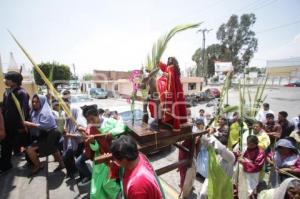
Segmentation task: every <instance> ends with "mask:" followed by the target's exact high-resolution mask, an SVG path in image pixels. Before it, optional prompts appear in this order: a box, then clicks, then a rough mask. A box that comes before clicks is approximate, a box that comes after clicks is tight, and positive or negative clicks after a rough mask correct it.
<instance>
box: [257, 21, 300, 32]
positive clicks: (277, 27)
mask: <svg viewBox="0 0 300 199" xmlns="http://www.w3.org/2000/svg"><path fill="white" fill-rule="evenodd" d="M298 23H300V20H297V21H294V22H292V23H288V24H282V25H280V26H275V27H272V28H268V29H264V30H261V31H257V32H256V34H260V33H265V32H269V31H272V30H276V29H279V28H284V27H288V26H291V25H295V24H298Z"/></svg>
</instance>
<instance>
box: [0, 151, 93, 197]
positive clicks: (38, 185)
mask: <svg viewBox="0 0 300 199" xmlns="http://www.w3.org/2000/svg"><path fill="white" fill-rule="evenodd" d="M41 161H42V163H43V164H44V169H42V170H41V171H40V172H39V173H38V174H37V175H35V176H33V177H28V176H29V174H30V169H29V168H27V167H26V168H25V167H24V168H23V166H24V165H25V163H26V161H25V158H24V156H21V157H13V164H14V168H13V169H12V170H10V171H9V172H8V173H6V174H4V175H2V176H0V198H1V199H21V198H22V199H50V198H51V199H52V198H65V199H68V198H76V199H81V198H89V197H88V193H83V194H80V193H79V190H78V187H77V182H76V180H75V179H69V178H68V179H67V178H66V177H65V172H66V171H65V170H62V171H57V172H53V170H54V169H55V168H56V167H57V166H58V163H57V162H54V161H53V157H52V156H49V157H48V158H41Z"/></svg>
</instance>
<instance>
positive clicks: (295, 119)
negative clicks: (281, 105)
mask: <svg viewBox="0 0 300 199" xmlns="http://www.w3.org/2000/svg"><path fill="white" fill-rule="evenodd" d="M299 122H300V120H299V116H297V117H293V118H292V120H291V123H292V124H293V125H294V126H295V130H296V131H298V130H299V129H298V124H299Z"/></svg>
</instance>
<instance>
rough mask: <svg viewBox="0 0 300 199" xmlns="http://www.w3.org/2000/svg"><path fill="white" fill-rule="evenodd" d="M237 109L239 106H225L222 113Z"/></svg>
mask: <svg viewBox="0 0 300 199" xmlns="http://www.w3.org/2000/svg"><path fill="white" fill-rule="evenodd" d="M238 110H239V106H227V107H226V108H224V109H223V110H222V113H233V112H236V111H238Z"/></svg>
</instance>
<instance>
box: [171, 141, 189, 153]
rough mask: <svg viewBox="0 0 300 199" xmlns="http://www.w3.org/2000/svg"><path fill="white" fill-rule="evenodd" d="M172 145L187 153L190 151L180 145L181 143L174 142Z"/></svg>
mask: <svg viewBox="0 0 300 199" xmlns="http://www.w3.org/2000/svg"><path fill="white" fill-rule="evenodd" d="M173 145H174V146H176V147H177V148H179V149H181V150H183V151H184V152H187V153H189V152H190V150H189V149H188V148H186V147H184V146H182V145H181V144H178V143H174V144H173Z"/></svg>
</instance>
